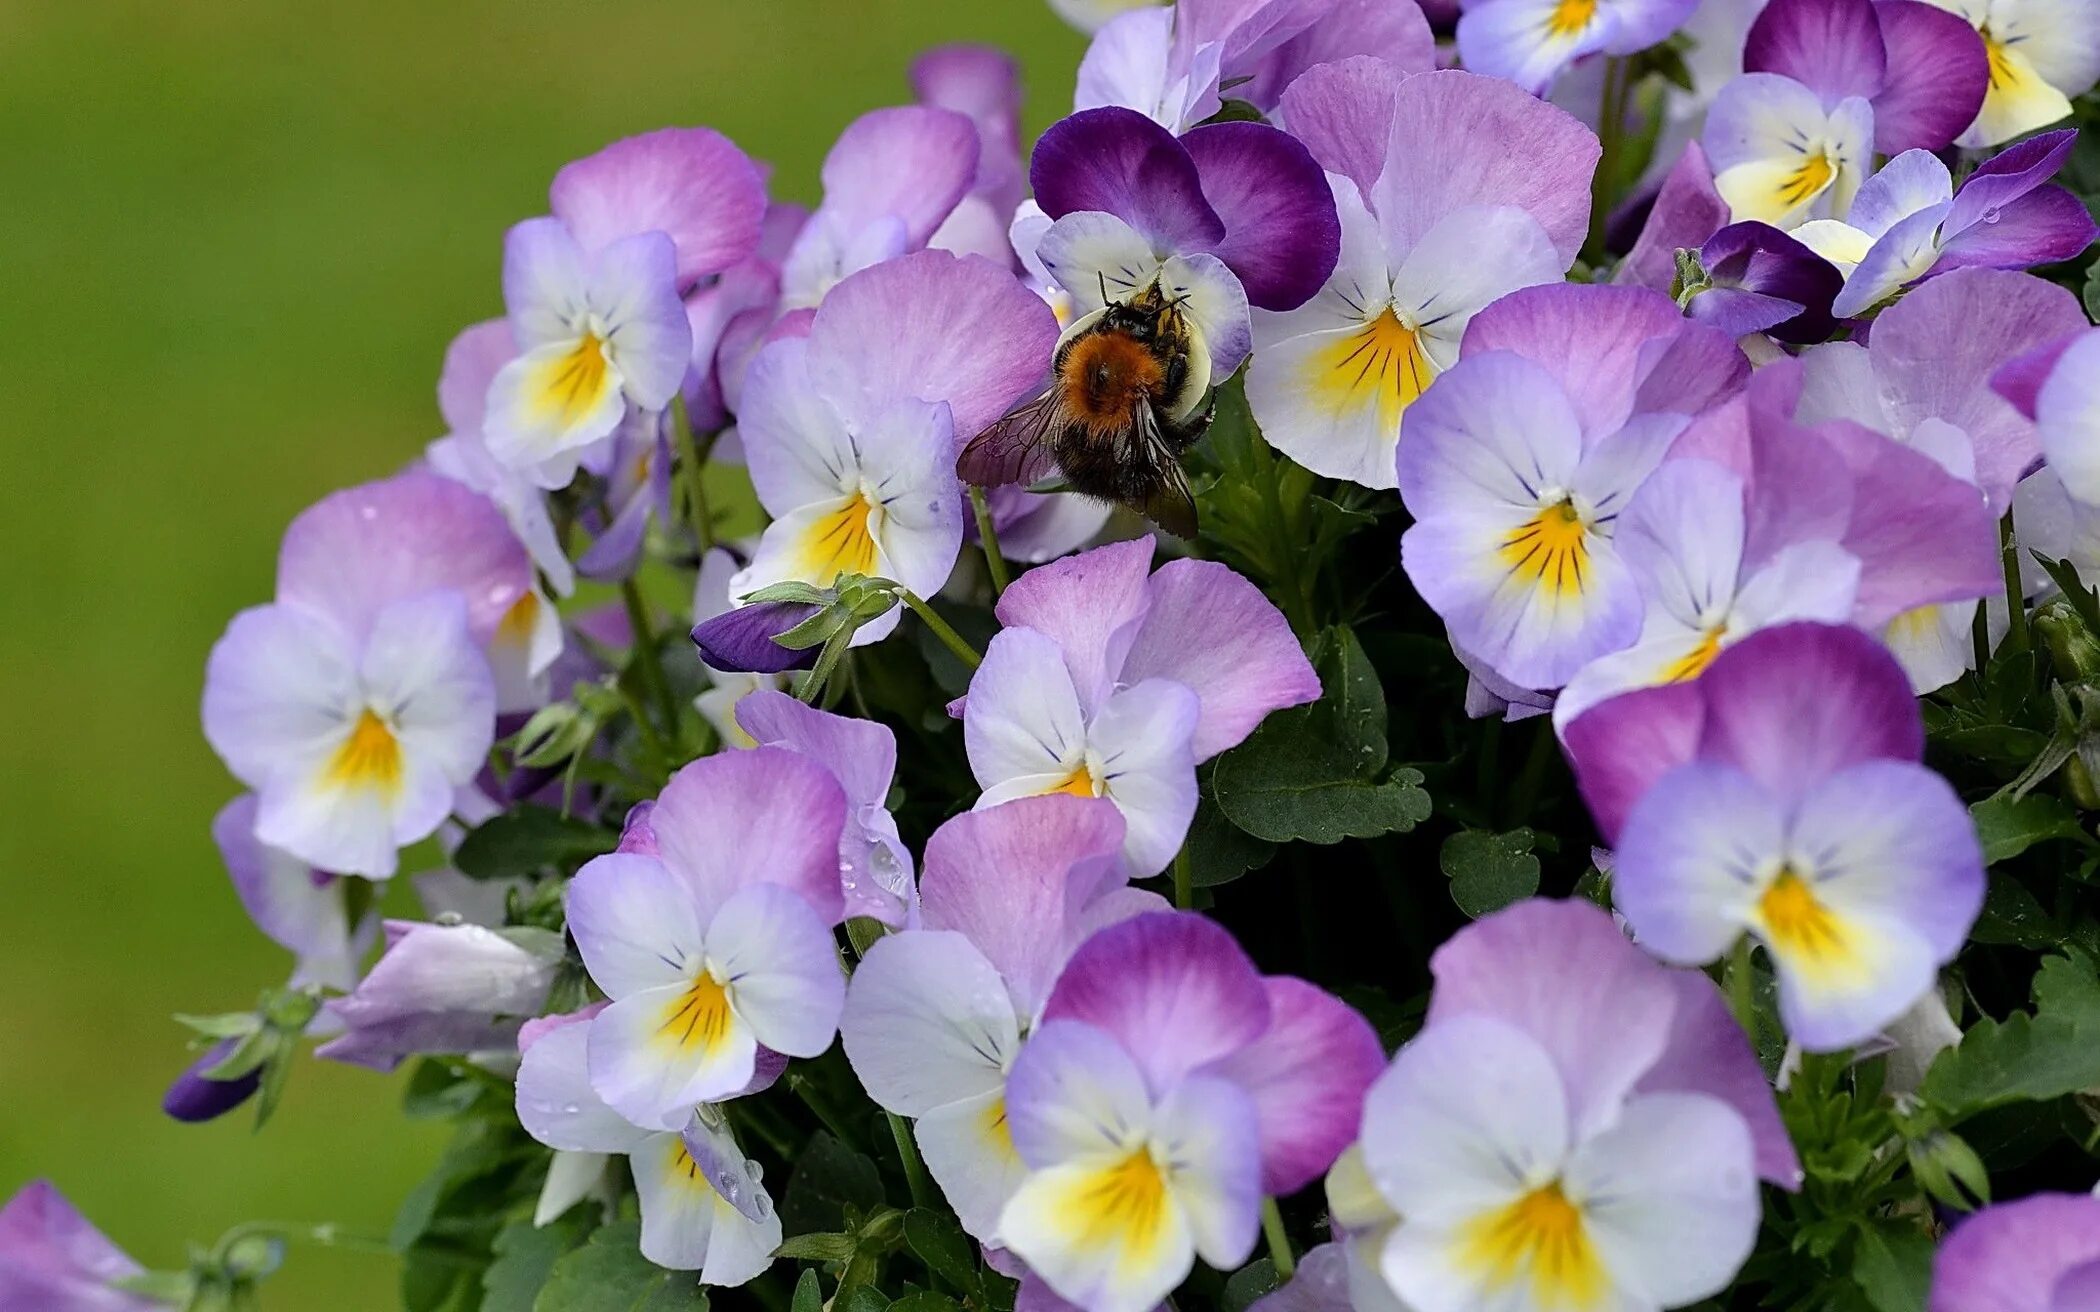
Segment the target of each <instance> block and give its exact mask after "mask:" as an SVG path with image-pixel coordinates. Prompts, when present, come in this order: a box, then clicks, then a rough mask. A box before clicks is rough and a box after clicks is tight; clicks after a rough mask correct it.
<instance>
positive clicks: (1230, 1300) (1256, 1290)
mask: <svg viewBox="0 0 2100 1312" xmlns="http://www.w3.org/2000/svg"><path fill="white" fill-rule="evenodd" d="M1282 1284H1283V1281H1281V1280H1279V1279H1278V1278H1277V1276H1276V1264H1275V1263H1274V1262H1272V1261H1270V1260H1269V1259H1268V1258H1266V1257H1257V1258H1255V1259H1254V1260H1253V1261H1252V1262H1249V1263H1248V1264H1247V1265H1245V1266H1243V1267H1241V1268H1240V1269H1239V1270H1237V1271H1235V1272H1233V1273H1232V1274H1231V1275H1230V1276H1229V1277H1227V1278H1226V1280H1225V1297H1224V1298H1223V1299H1221V1300H1220V1301H1219V1304H1218V1306H1219V1308H1220V1309H1221V1312H1247V1309H1248V1308H1249V1307H1251V1306H1253V1303H1254V1300H1255V1299H1257V1298H1260V1297H1261V1296H1262V1295H1264V1294H1269V1293H1273V1292H1275V1291H1276V1289H1277V1288H1278V1287H1279V1286H1281V1285H1282Z"/></svg>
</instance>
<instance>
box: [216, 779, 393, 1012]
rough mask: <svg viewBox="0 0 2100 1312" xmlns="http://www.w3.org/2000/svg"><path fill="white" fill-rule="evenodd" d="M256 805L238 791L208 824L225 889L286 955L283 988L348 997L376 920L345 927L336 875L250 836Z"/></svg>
mask: <svg viewBox="0 0 2100 1312" xmlns="http://www.w3.org/2000/svg"><path fill="white" fill-rule="evenodd" d="M255 811H256V800H255V795H254V794H253V793H244V794H242V795H241V796H239V797H236V798H235V799H233V800H232V801H231V802H228V803H227V804H226V805H225V806H224V807H223V808H221V809H220V811H219V814H218V815H217V816H215V817H213V819H212V822H211V836H212V840H213V841H214V842H215V843H217V844H218V848H219V857H220V859H221V860H222V861H224V862H225V863H226V873H227V874H228V875H229V876H231V877H232V880H233V891H234V892H235V893H236V894H238V895H239V897H240V899H241V908H242V909H243V910H245V911H246V912H247V913H248V918H249V919H250V920H253V921H254V922H255V927H256V928H257V929H260V930H261V931H262V932H263V933H264V935H266V936H267V937H268V938H270V939H271V940H272V941H273V942H275V943H277V944H278V946H280V947H282V948H284V949H285V950H286V951H288V952H290V953H291V954H292V956H293V958H294V964H293V967H292V977H291V979H290V981H289V982H288V987H291V988H300V987H303V986H305V985H308V984H313V985H318V986H320V987H322V988H331V989H337V990H340V991H343V992H348V991H349V990H350V989H351V988H353V987H355V986H356V984H357V974H358V965H359V962H360V961H361V960H362V959H363V957H364V955H365V953H366V952H367V951H369V950H370V949H371V947H372V944H373V943H374V942H375V941H376V940H377V938H378V933H379V921H378V918H377V917H376V916H375V915H369V914H368V915H367V916H366V917H365V918H364V920H362V921H361V922H360V923H358V924H357V925H355V926H352V925H351V924H350V913H349V908H348V906H347V905H346V904H345V902H344V897H343V895H344V891H345V890H344V878H343V876H341V875H333V874H330V873H328V872H327V871H325V870H317V869H315V868H314V867H313V866H312V865H310V864H309V863H307V862H305V861H301V860H300V859H299V858H298V857H295V856H293V855H292V854H290V853H289V852H280V851H278V850H276V849H275V848H272V847H270V846H268V845H267V844H265V843H263V842H262V841H261V840H259V839H257V838H256V836H255Z"/></svg>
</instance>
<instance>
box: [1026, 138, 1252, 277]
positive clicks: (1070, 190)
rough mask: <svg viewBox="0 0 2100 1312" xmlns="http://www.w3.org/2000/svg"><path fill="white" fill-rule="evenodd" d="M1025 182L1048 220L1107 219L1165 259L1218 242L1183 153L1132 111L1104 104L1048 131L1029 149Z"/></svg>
mask: <svg viewBox="0 0 2100 1312" xmlns="http://www.w3.org/2000/svg"><path fill="white" fill-rule="evenodd" d="M1028 177H1029V182H1030V185H1031V186H1033V187H1034V189H1035V200H1036V204H1038V205H1040V206H1042V207H1043V212H1044V213H1045V214H1047V215H1049V216H1050V217H1051V218H1052V219H1061V218H1063V217H1064V216H1065V215H1067V214H1073V213H1077V212H1079V211H1082V210H1098V211H1101V212H1103V213H1106V214H1113V215H1115V216H1116V217H1118V218H1120V219H1122V220H1123V221H1124V222H1126V223H1128V224H1130V225H1131V226H1132V227H1133V228H1136V229H1137V230H1138V231H1139V232H1140V233H1142V234H1144V236H1145V238H1146V239H1147V240H1148V241H1150V242H1151V243H1152V244H1153V246H1154V248H1155V249H1158V250H1165V251H1172V252H1187V251H1204V250H1209V249H1210V248H1211V247H1213V246H1215V245H1217V243H1218V242H1219V241H1220V240H1222V239H1223V238H1224V236H1225V222H1224V220H1223V219H1221V218H1219V217H1218V212H1217V211H1216V210H1214V209H1212V208H1211V205H1210V202H1209V201H1208V200H1206V199H1204V194H1203V183H1202V180H1201V179H1200V178H1199V177H1198V175H1197V173H1196V163H1195V161H1194V160H1192V159H1190V158H1189V153H1188V151H1187V150H1185V149H1183V147H1182V145H1181V143H1180V142H1179V141H1176V140H1175V139H1174V134H1173V133H1171V132H1169V131H1167V130H1166V129H1165V128H1163V127H1161V126H1160V125H1159V124H1157V123H1154V122H1153V121H1152V120H1151V119H1149V118H1146V117H1145V116H1144V115H1143V114H1140V113H1138V112H1137V111H1135V110H1131V109H1124V108H1122V107H1120V106H1115V105H1110V106H1105V107H1103V108H1101V109H1088V110H1082V111H1081V112H1079V113H1077V114H1073V115H1071V116H1070V117H1068V118H1064V119H1061V120H1059V121H1058V122H1056V123H1054V124H1052V125H1051V127H1050V130H1049V131H1047V132H1045V133H1044V134H1043V135H1042V136H1041V137H1040V138H1038V139H1037V141H1036V143H1035V154H1034V156H1033V157H1032V158H1031V159H1030V161H1029V166H1028Z"/></svg>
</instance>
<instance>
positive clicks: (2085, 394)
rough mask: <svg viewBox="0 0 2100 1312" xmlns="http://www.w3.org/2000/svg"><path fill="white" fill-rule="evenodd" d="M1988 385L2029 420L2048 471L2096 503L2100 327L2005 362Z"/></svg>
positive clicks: (2084, 500)
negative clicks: (2045, 460) (2031, 422)
mask: <svg viewBox="0 0 2100 1312" xmlns="http://www.w3.org/2000/svg"><path fill="white" fill-rule="evenodd" d="M1991 388H1992V390H1993V391H1995V392H1997V393H1998V394H1999V395H2000V396H2002V397H2004V398H2005V399H2006V400H2007V401H2008V402H2010V403H2011V404H2012V405H2013V406H2014V407H2015V408H2017V409H2018V410H2019V411H2020V413H2021V414H2022V415H2024V416H2025V417H2026V418H2028V419H2030V420H2032V421H2034V426H2035V438H2036V441H2037V443H2038V444H2039V445H2040V447H2041V449H2042V455H2043V456H2044V457H2045V458H2046V459H2047V460H2048V462H2049V472H2050V473H2052V474H2054V475H2055V476H2056V477H2057V478H2058V479H2059V480H2061V482H2062V484H2063V490H2064V491H2065V492H2066V493H2068V494H2069V495H2070V497H2071V498H2072V499H2073V500H2075V501H2077V502H2079V503H2080V504H2082V505H2086V506H2100V328H2088V329H2083V330H2074V331H2073V332H2072V333H2071V334H2070V335H2068V336H2064V337H2059V338H2056V339H2055V340H2053V341H2050V342H2047V343H2044V344H2043V345H2041V346H2039V347H2036V348H2035V349H2034V350H2031V351H2028V352H2025V353H2023V354H2022V355H2020V356H2019V357H2018V358H2016V359H2014V360H2011V361H2009V362H2007V363H2006V364H2005V365H2002V366H2000V368H1999V369H1998V370H1997V371H1996V372H1995V373H1994V374H1992V376H1991Z"/></svg>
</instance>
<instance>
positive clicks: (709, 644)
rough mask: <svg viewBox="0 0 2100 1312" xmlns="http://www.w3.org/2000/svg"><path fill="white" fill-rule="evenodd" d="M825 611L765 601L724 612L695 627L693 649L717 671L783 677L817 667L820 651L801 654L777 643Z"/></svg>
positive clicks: (817, 607) (805, 651) (799, 604)
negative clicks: (785, 674)
mask: <svg viewBox="0 0 2100 1312" xmlns="http://www.w3.org/2000/svg"><path fill="white" fill-rule="evenodd" d="M821 609H822V607H820V606H814V605H809V604H807V603H803V602H793V601H764V602H758V603H756V604H754V605H750V606H739V607H738V608H736V609H735V610H727V611H723V612H722V613H721V614H720V615H717V616H715V617H714V618H713V619H708V620H702V621H700V623H698V624H695V625H694V626H693V645H694V646H696V647H698V648H699V649H700V659H701V660H703V661H705V662H706V663H707V664H709V665H711V666H713V667H714V668H715V669H718V670H724V671H739V672H743V673H748V674H782V673H785V672H786V671H788V670H806V669H808V668H809V667H810V666H812V665H815V664H816V663H817V648H815V647H805V648H803V649H802V650H800V651H795V650H791V649H789V648H787V647H783V646H781V645H780V644H779V643H777V642H775V641H773V639H775V638H777V637H779V636H780V635H781V634H783V633H786V632H787V631H788V630H789V629H792V628H794V627H795V626H796V625H797V624H800V623H802V621H804V620H806V619H808V618H809V617H810V616H812V615H815V614H816V613H817V612H818V611H819V610H821Z"/></svg>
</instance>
